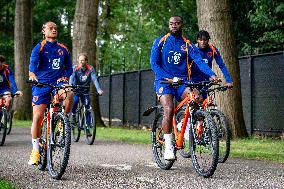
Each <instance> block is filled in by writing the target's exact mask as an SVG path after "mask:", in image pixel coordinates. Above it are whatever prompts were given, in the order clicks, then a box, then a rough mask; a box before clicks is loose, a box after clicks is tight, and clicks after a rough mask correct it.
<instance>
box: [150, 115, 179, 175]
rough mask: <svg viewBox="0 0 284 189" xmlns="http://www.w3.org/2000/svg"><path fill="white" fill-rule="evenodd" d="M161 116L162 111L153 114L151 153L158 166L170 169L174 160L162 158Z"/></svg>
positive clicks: (162, 134)
mask: <svg viewBox="0 0 284 189" xmlns="http://www.w3.org/2000/svg"><path fill="white" fill-rule="evenodd" d="M162 117H163V113H161V112H160V113H158V114H157V115H156V116H155V120H154V123H153V125H152V135H151V140H152V153H153V157H154V161H155V162H156V163H157V165H158V167H160V168H161V169H164V170H168V169H170V168H171V167H172V166H173V164H174V162H175V160H171V161H168V160H165V159H164V150H165V146H164V141H165V140H164V131H163V127H162V124H161V123H162V120H161V119H162Z"/></svg>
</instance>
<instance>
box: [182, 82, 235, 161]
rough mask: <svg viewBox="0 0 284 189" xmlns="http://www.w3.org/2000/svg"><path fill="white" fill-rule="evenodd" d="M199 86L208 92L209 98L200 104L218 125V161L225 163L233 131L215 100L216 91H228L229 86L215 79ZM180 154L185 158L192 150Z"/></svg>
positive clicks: (201, 90) (201, 89)
mask: <svg viewBox="0 0 284 189" xmlns="http://www.w3.org/2000/svg"><path fill="white" fill-rule="evenodd" d="M219 82H220V81H219ZM216 85H217V86H218V87H215V88H213V89H212V88H210V87H212V86H216ZM199 88H200V90H199V91H200V93H203V92H204V93H206V94H207V98H206V99H204V100H203V102H202V103H201V105H200V106H201V107H202V108H203V109H204V110H206V111H208V112H210V114H211V116H212V118H213V121H214V122H215V125H216V127H217V132H218V141H219V159H218V163H224V162H225V161H226V160H227V159H228V157H229V153H230V143H231V142H230V140H231V131H230V127H229V123H228V120H227V118H226V116H225V115H224V113H223V112H221V111H220V110H219V109H218V106H217V105H216V104H215V103H213V102H214V101H215V92H216V91H226V90H227V89H228V87H227V86H221V85H220V84H218V83H215V82H214V81H202V82H200V85H199ZM179 113H180V114H182V113H183V111H180V112H179ZM177 117H178V116H177ZM180 154H181V155H182V157H184V158H188V157H190V152H188V151H185V150H184V151H182V153H180Z"/></svg>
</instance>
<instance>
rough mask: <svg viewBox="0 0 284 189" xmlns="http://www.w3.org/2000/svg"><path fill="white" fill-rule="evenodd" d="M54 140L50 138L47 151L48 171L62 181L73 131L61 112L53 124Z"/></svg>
mask: <svg viewBox="0 0 284 189" xmlns="http://www.w3.org/2000/svg"><path fill="white" fill-rule="evenodd" d="M52 130H53V131H52V132H53V138H52V139H51V137H49V146H48V150H47V155H48V156H47V157H48V158H47V159H48V170H49V174H50V175H51V177H52V178H54V179H57V180H58V179H60V178H61V177H62V175H63V173H64V172H65V169H66V167H67V164H68V160H69V155H70V146H71V129H70V126H69V124H68V120H67V118H66V116H64V114H63V113H61V112H59V113H57V115H56V116H55V118H54V121H53V124H52Z"/></svg>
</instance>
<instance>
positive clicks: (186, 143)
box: [176, 108, 191, 158]
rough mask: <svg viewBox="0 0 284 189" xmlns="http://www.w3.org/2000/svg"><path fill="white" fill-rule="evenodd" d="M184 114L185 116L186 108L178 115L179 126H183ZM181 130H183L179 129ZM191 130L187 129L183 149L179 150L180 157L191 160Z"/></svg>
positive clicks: (179, 111)
mask: <svg viewBox="0 0 284 189" xmlns="http://www.w3.org/2000/svg"><path fill="white" fill-rule="evenodd" d="M184 114H185V108H181V109H179V110H178V112H177V113H176V121H177V124H180V125H182V123H183V119H184ZM178 129H179V130H180V129H181V128H178ZM188 131H189V128H187V129H186V132H185V133H184V138H183V148H182V149H180V150H179V153H180V155H181V156H182V157H183V158H190V157H191V155H190V142H189V132H188Z"/></svg>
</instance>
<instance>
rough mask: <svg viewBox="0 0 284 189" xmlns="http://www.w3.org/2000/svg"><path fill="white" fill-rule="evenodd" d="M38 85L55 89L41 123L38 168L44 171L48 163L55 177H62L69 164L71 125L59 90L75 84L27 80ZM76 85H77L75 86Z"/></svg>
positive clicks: (50, 172)
mask: <svg viewBox="0 0 284 189" xmlns="http://www.w3.org/2000/svg"><path fill="white" fill-rule="evenodd" d="M27 82H28V83H32V84H33V85H35V86H37V87H50V88H52V89H53V92H52V94H53V95H52V94H50V95H51V96H52V100H51V103H50V104H49V106H48V107H47V108H46V110H45V113H44V118H43V121H42V123H41V125H42V128H41V137H40V140H39V152H40V160H39V164H38V169H39V170H41V171H44V170H45V168H46V166H47V165H48V172H49V174H50V175H51V177H52V178H54V179H57V180H58V179H60V178H61V177H62V175H63V174H64V172H65V169H66V167H67V164H68V160H69V155H70V147H71V127H70V124H69V120H68V117H67V116H66V114H65V113H64V106H63V103H62V102H63V100H64V99H62V98H60V95H59V93H58V92H59V90H61V89H63V90H64V91H65V93H64V94H65V96H67V95H66V93H67V90H69V89H71V90H72V89H73V88H74V86H64V85H63V86H54V85H51V84H48V83H42V82H36V81H27ZM75 87H76V86H75Z"/></svg>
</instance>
